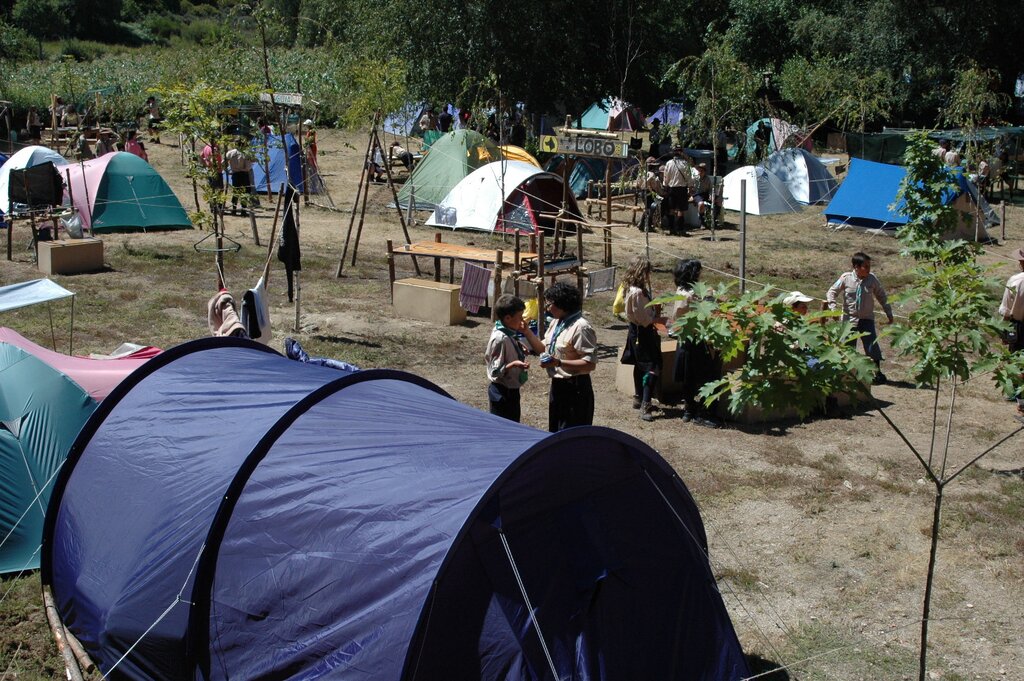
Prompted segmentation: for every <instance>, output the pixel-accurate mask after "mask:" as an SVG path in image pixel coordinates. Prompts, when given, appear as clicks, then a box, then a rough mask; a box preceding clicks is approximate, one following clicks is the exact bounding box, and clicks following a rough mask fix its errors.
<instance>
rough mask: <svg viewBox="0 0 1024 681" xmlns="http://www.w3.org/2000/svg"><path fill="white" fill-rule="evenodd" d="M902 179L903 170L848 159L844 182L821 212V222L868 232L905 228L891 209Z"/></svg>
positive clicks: (902, 221)
mask: <svg viewBox="0 0 1024 681" xmlns="http://www.w3.org/2000/svg"><path fill="white" fill-rule="evenodd" d="M906 175H907V169H906V168H904V167H902V166H894V165H889V164H888V163H877V162H875V161H865V160H864V159H861V158H851V159H850V169H849V172H848V173H847V174H846V179H845V180H843V183H842V184H841V185H839V189H837V190H836V193H835V196H834V197H833V198H832V201H830V202H829V204H828V206H827V207H826V208H825V210H824V215H825V219H826V220H828V222H831V223H836V224H844V225H851V226H854V227H864V228H868V229H895V228H896V227H897V226H899V225H905V224H907V217H906V216H905V215H902V214H900V212H899V210H898V208H897V209H896V210H894V209H893V207H892V206H893V204H894V203H895V202H896V194H897V192H899V188H900V184H901V183H902V182H903V178H904V177H906Z"/></svg>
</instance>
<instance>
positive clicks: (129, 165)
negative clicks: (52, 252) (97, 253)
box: [64, 151, 192, 234]
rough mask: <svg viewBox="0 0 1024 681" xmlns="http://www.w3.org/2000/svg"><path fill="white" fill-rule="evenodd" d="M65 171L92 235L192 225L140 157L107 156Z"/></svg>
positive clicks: (172, 196)
mask: <svg viewBox="0 0 1024 681" xmlns="http://www.w3.org/2000/svg"><path fill="white" fill-rule="evenodd" d="M64 170H67V171H68V172H70V174H71V193H72V195H73V198H74V202H75V208H76V209H78V213H79V215H81V216H82V224H83V226H85V227H88V228H89V229H90V230H91V231H92V233H93V234H102V233H105V232H134V231H143V232H144V231H147V230H151V229H154V230H155V229H162V230H166V229H189V228H191V227H192V223H191V222H189V219H188V215H186V214H185V209H184V208H182V207H181V202H180V201H178V197H177V196H175V195H174V192H173V191H172V190H171V188H170V187H169V186H168V185H167V182H166V181H164V178H162V177H160V173H158V172H156V171H155V170H154V169H153V166H151V165H149V164H148V163H146V162H145V161H144V160H142V159H141V158H139V157H138V156H136V155H135V154H129V153H127V152H124V151H118V152H115V153H113V154H104V155H103V156H100V157H99V158H96V159H92V160H91V161H86V162H84V163H73V164H71V165H69V166H67V167H66V168H64Z"/></svg>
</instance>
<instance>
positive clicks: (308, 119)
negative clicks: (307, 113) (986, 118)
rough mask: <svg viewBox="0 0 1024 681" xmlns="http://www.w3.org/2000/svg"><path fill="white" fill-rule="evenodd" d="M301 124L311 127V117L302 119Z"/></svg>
mask: <svg viewBox="0 0 1024 681" xmlns="http://www.w3.org/2000/svg"><path fill="white" fill-rule="evenodd" d="M302 125H304V126H305V127H307V128H311V127H313V119H312V118H307V119H306V120H304V121H302Z"/></svg>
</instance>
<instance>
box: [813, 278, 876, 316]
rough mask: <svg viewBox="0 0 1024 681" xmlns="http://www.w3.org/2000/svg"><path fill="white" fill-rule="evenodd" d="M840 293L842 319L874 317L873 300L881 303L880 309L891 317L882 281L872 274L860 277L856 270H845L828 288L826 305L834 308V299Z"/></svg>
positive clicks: (831, 308)
mask: <svg viewBox="0 0 1024 681" xmlns="http://www.w3.org/2000/svg"><path fill="white" fill-rule="evenodd" d="M840 294H842V296H843V301H842V306H843V307H842V309H843V320H845V321H849V320H851V319H874V318H875V301H874V299H873V298H878V302H880V303H881V304H882V309H883V310H885V314H886V316H888V317H892V306H891V305H889V297H888V296H887V295H886V293H885V289H884V288H883V287H882V282H880V281H878V277H876V276H875V275H874V274H869V275H868V276H866V277H864V278H863V279H861V278H860V277H858V276H857V273H856V272H846V273H844V274H843V275H842V276H840V277H839V279H837V280H836V283H834V284H832V287H831V288H829V290H828V295H827V296H826V298H827V299H828V307H829V309H830V310H834V309H836V299H837V298H838V297H839V295H840Z"/></svg>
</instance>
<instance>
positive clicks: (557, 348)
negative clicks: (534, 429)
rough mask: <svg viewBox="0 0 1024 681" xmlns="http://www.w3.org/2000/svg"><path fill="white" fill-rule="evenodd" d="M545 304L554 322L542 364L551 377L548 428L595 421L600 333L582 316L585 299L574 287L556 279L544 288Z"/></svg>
mask: <svg viewBox="0 0 1024 681" xmlns="http://www.w3.org/2000/svg"><path fill="white" fill-rule="evenodd" d="M544 303H545V305H546V307H547V311H548V314H550V315H551V316H552V317H553V318H554V319H555V322H556V323H554V324H552V325H551V326H550V327H549V328H548V331H547V334H546V335H545V337H544V345H545V347H546V351H545V352H544V354H543V355H542V356H541V360H540V365H541V366H542V367H543V368H545V369H547V370H548V376H550V377H551V392H550V393H549V396H548V430H549V431H551V432H552V433H557V432H558V431H560V430H564V429H566V428H571V427H572V426H589V425H592V424H593V423H594V387H593V384H592V383H591V381H590V372H592V371H593V370H594V369H596V368H597V334H596V333H595V332H594V327H592V326H591V325H590V322H588V321H587V320H586V319H585V318H584V317H583V315H582V307H583V299H582V297H581V296H580V292H579V291H578V290H577V289H576V287H575V286H571V285H569V284H567V283H566V282H564V281H560V282H557V283H556V284H555V285H554V286H552V287H551V288H548V289H545V291H544Z"/></svg>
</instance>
